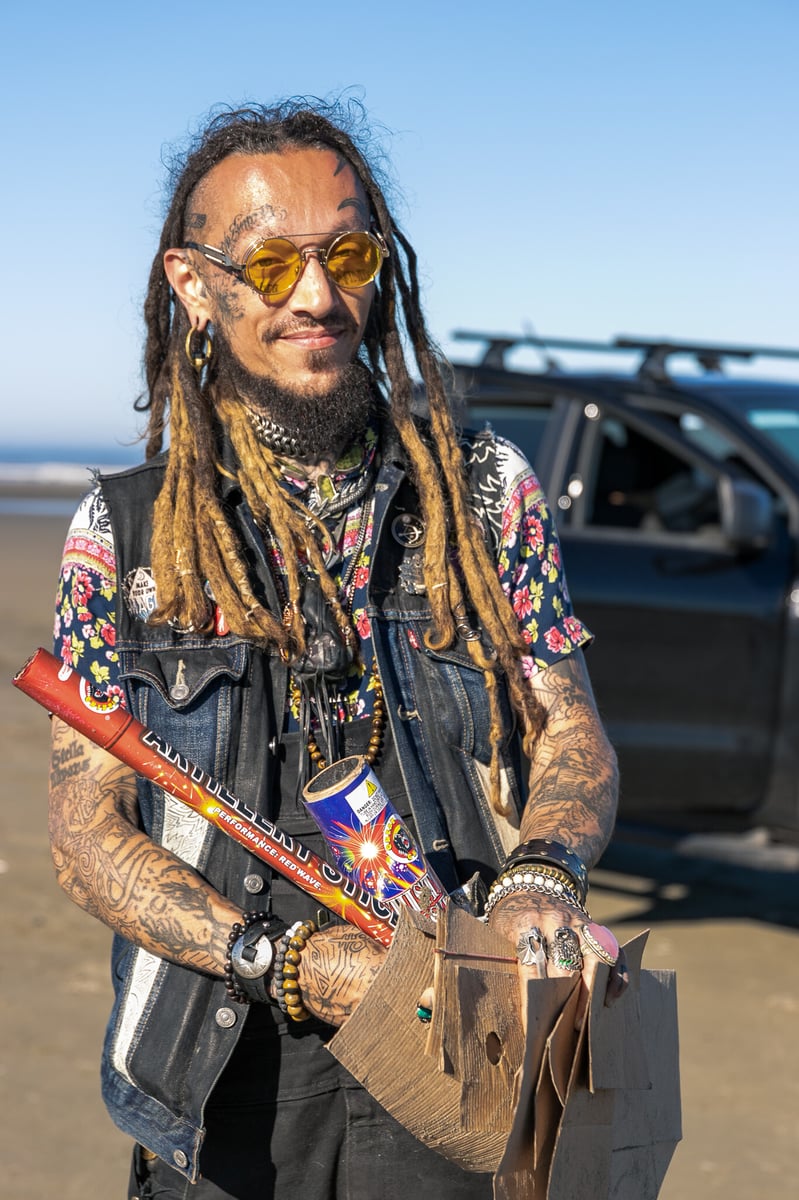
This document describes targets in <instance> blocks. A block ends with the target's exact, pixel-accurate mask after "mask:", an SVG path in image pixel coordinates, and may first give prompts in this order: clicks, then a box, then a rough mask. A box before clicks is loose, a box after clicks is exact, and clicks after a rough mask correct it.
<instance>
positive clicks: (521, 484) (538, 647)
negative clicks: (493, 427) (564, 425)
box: [496, 437, 592, 676]
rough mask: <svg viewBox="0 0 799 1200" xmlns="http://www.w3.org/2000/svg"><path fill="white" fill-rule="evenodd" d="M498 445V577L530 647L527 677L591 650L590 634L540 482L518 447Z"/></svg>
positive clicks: (500, 440)
mask: <svg viewBox="0 0 799 1200" xmlns="http://www.w3.org/2000/svg"><path fill="white" fill-rule="evenodd" d="M496 446H497V466H498V468H499V475H500V478H501V480H502V486H503V496H502V519H501V533H500V538H499V546H498V553H497V563H498V569H499V578H500V582H501V584H502V588H503V591H504V592H505V595H506V596H507V597H508V599H509V600H510V602H511V604H512V606H513V611H514V612H515V613H516V616H517V618H518V621H519V627H520V629H521V631H522V636H523V637H524V639H525V641H526V642H527V643H528V645H529V647H530V654H529V657H528V658H527V659H526V660H525V662H524V668H525V672H526V673H527V675H528V676H529V675H534V674H535V673H536V672H537V671H541V670H544V669H546V667H548V666H551V665H552V663H554V662H557V661H558V660H559V659H561V658H565V657H566V656H567V655H569V654H571V653H572V652H573V651H574V650H576V649H577V648H578V647H582V646H587V645H588V644H589V643H590V642H591V640H592V635H591V633H590V632H589V630H588V629H587V628H586V626H585V625H584V624H583V623H582V621H580V620H578V619H577V617H575V615H574V613H573V612H572V605H571V600H570V598H569V592H568V588H567V586H566V576H565V573H564V569H563V560H562V558H561V551H560V542H559V540H558V534H557V530H556V529H555V522H554V520H553V518H552V514H551V512H550V509H549V504H548V503H547V499H546V496H545V495H544V491H543V488H542V487H541V484H540V483H539V481H538V479H537V478H536V475H535V473H534V471H533V469H532V467H531V466H530V464H529V463H528V461H527V459H526V458H525V457H524V455H523V454H522V453H521V451H520V450H518V449H517V447H516V446H514V445H513V444H512V443H511V442H508V441H506V440H505V439H504V438H500V437H497V438H496Z"/></svg>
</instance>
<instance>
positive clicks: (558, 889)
mask: <svg viewBox="0 0 799 1200" xmlns="http://www.w3.org/2000/svg"><path fill="white" fill-rule="evenodd" d="M514 892H535V893H537V894H538V895H540V896H548V897H549V898H550V899H551V900H562V901H563V902H564V903H565V904H569V905H571V907H572V908H576V909H577V910H578V911H579V912H581V913H584V914H585V915H586V916H587V913H586V910H585V907H584V906H583V903H582V901H581V900H580V897H579V896H578V895H577V893H576V891H575V890H574V888H573V887H572V886H571V885H570V884H568V883H566V882H564V880H563V878H562V877H560V873H558V874H556V873H555V872H554V871H551V870H549V869H548V868H547V867H545V866H529V865H524V866H518V867H516V868H515V869H513V870H510V871H503V872H502V873H501V874H500V875H498V876H497V878H496V879H495V880H494V882H493V883H492V884H491V887H490V888H489V892H488V901H487V903H486V906H485V911H484V914H483V915H484V916H486V917H487V916H488V914H489V913H490V912H491V910H492V909H493V908H494V906H495V905H496V904H497V903H498V902H499V901H500V900H502V899H504V897H505V896H511V895H513V893H514Z"/></svg>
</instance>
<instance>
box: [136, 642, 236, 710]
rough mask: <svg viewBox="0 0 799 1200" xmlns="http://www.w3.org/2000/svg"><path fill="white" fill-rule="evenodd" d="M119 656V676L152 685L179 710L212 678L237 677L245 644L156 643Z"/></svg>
mask: <svg viewBox="0 0 799 1200" xmlns="http://www.w3.org/2000/svg"><path fill="white" fill-rule="evenodd" d="M122 657H123V662H122V671H121V672H120V674H121V678H122V679H124V680H126V681H127V682H129V683H132V684H134V685H135V684H137V683H139V684H145V685H146V686H147V687H152V688H155V690H156V691H157V692H158V694H159V695H160V697H161V699H162V700H163V701H164V703H165V704H167V705H168V706H169V707H170V708H172V709H176V710H178V711H182V710H183V709H187V708H190V707H191V706H192V705H193V704H195V703H196V702H197V700H198V699H199V698H200V697H201V696H202V694H203V692H205V690H206V689H207V688H208V687H209V685H210V684H212V683H213V682H214V681H216V680H218V681H219V682H225V681H228V682H233V681H237V680H239V679H241V678H242V676H243V675H244V672H245V670H246V667H247V659H248V646H247V644H246V642H236V643H234V644H232V645H219V644H218V643H217V644H212V645H208V644H207V643H206V644H205V645H203V646H201V647H196V646H190V645H180V646H159V647H150V648H147V649H143V650H142V651H141V652H140V653H138V654H133V653H126V654H124V655H123V656H122ZM126 660H127V661H126Z"/></svg>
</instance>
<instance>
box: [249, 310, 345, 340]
mask: <svg viewBox="0 0 799 1200" xmlns="http://www.w3.org/2000/svg"><path fill="white" fill-rule="evenodd" d="M357 328H358V326H357V323H356V321H355V318H354V317H353V316H352V315H351V314H350V313H349V312H347V311H344V312H342V313H340V314H337V315H336V316H335V317H332V318H331V319H330V320H328V321H317V320H316V319H315V318H314V317H305V318H290V317H287V318H286V320H285V321H281V322H279V323H278V324H276V325H272V326H270V328H269V329H266V330H264V332H263V333H262V335H261V341H262V342H264V343H269V342H275V341H277V340H278V339H279V338H282V337H290V336H291V335H292V334H294V333H316V332H317V331H319V330H325V329H334V330H335V331H336V332H337V333H355V331H356V330H357Z"/></svg>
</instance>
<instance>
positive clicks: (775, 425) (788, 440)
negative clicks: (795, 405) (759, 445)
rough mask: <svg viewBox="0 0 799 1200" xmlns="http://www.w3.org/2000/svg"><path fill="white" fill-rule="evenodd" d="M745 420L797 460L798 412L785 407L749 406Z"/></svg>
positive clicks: (798, 449)
mask: <svg viewBox="0 0 799 1200" xmlns="http://www.w3.org/2000/svg"><path fill="white" fill-rule="evenodd" d="M746 417H747V420H748V421H749V422H750V424H752V425H754V427H755V429H759V430H760V431H761V432H762V433H765V434H766V436H767V437H769V438H771V440H772V441H773V442H776V443H777V445H778V446H779V447H780V449H781V450H784V451H785V452H786V453H787V454H790V456H791V458H793V459H795V460H796V461H797V462H799V413H798V412H792V411H791V410H790V409H785V408H750V409H749V410H748V412H747V414H746Z"/></svg>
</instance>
